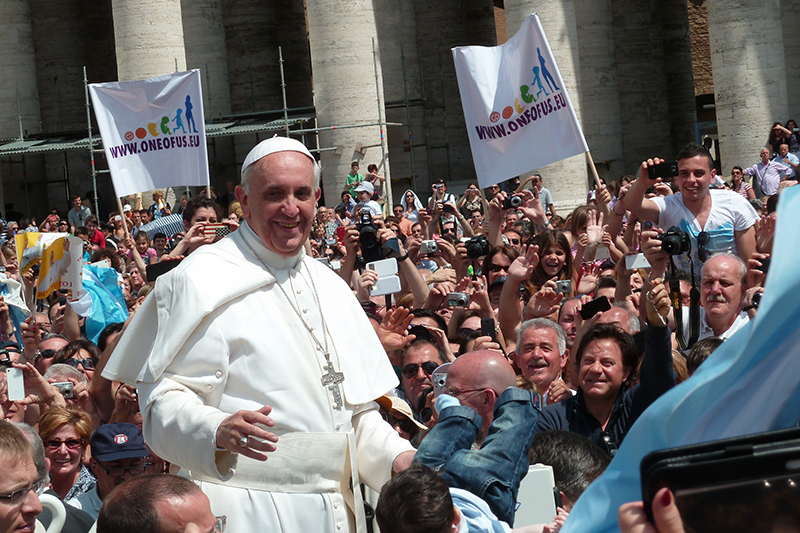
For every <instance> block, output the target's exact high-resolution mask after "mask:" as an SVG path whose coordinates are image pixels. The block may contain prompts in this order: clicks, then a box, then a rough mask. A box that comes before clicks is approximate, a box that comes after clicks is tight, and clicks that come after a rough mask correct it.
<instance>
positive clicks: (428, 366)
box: [403, 361, 439, 379]
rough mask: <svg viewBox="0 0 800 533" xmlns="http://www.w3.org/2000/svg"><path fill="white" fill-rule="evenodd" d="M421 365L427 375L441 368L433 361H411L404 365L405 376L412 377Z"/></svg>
mask: <svg viewBox="0 0 800 533" xmlns="http://www.w3.org/2000/svg"><path fill="white" fill-rule="evenodd" d="M419 367H422V371H423V372H425V373H426V374H427V375H429V376H430V375H431V374H433V371H434V370H436V369H437V368H439V364H438V363H435V362H433V361H425V362H424V363H420V364H417V363H411V364H408V365H406V366H404V367H403V376H404V377H405V378H406V379H411V378H413V377H414V376H416V375H417V372H418V371H419Z"/></svg>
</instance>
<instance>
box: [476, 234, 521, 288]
mask: <svg viewBox="0 0 800 533" xmlns="http://www.w3.org/2000/svg"><path fill="white" fill-rule="evenodd" d="M518 255H519V252H517V251H516V250H515V249H514V248H512V247H511V246H509V245H507V244H504V245H503V246H500V247H499V248H492V249H491V250H490V251H489V253H488V254H486V257H485V258H484V259H483V265H482V266H481V275H483V276H486V280H487V281H488V282H489V285H491V284H492V283H494V282H495V280H496V279H497V278H499V277H501V276H508V267H510V266H511V263H512V262H513V261H514V259H516V258H517V256H518Z"/></svg>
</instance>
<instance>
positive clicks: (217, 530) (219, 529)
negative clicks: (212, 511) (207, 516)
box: [214, 515, 228, 533]
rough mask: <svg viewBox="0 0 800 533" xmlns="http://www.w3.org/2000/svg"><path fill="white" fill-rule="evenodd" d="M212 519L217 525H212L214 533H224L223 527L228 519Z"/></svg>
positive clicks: (225, 517)
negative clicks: (215, 520)
mask: <svg viewBox="0 0 800 533" xmlns="http://www.w3.org/2000/svg"><path fill="white" fill-rule="evenodd" d="M214 518H216V519H217V523H216V524H214V533H223V532H224V531H225V526H227V525H228V517H227V516H225V515H222V516H215V517H214Z"/></svg>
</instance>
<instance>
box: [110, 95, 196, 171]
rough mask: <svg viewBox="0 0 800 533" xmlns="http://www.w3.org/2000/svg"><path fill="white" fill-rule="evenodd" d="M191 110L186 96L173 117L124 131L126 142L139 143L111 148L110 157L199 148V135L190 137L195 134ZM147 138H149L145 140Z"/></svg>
mask: <svg viewBox="0 0 800 533" xmlns="http://www.w3.org/2000/svg"><path fill="white" fill-rule="evenodd" d="M193 108H194V105H193V104H192V96H191V95H190V94H187V95H186V102H185V104H184V106H183V107H182V108H181V107H179V108H177V109H176V110H175V113H174V115H175V116H174V117H172V118H170V117H169V116H168V115H165V116H163V117H161V120H160V121H159V123H158V124H156V123H155V122H148V123H147V124H145V125H143V126H141V127H139V128H136V129H135V130H133V131H131V130H128V131H126V132H125V135H124V136H123V137H124V138H125V140H126V141H134V140H135V139H141V141H140V142H132V143H126V144H121V145H117V146H112V147H110V148H109V152H111V156H112V157H113V158H115V159H116V158H118V157H125V156H126V155H132V154H136V153H139V152H152V151H155V150H167V149H170V148H194V147H195V146H200V135H192V134H196V133H197V126H196V125H195V122H194V113H192V109H193ZM184 121H185V124H184ZM187 128H188V130H187ZM178 130H181V133H182V134H181V135H178V134H177V132H178ZM187 134H188V135H187ZM148 136H149V137H151V138H147V137H148Z"/></svg>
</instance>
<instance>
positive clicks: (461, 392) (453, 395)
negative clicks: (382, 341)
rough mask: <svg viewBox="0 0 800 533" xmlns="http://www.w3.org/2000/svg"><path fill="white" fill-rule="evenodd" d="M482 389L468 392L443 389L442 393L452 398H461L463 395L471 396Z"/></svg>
mask: <svg viewBox="0 0 800 533" xmlns="http://www.w3.org/2000/svg"><path fill="white" fill-rule="evenodd" d="M482 391H483V389H470V390H455V389H451V388H450V387H445V389H444V393H445V394H449V395H450V396H452V397H454V398H458V397H459V396H463V395H465V394H472V393H473V392H482Z"/></svg>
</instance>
